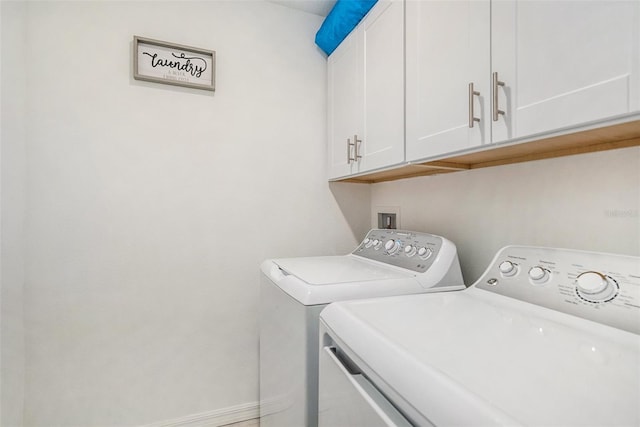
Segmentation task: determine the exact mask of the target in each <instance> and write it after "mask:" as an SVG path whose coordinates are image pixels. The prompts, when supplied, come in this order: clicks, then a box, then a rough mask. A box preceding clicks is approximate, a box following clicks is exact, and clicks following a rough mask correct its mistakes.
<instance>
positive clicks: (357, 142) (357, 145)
mask: <svg viewBox="0 0 640 427" xmlns="http://www.w3.org/2000/svg"><path fill="white" fill-rule="evenodd" d="M361 143H362V140H361V139H358V135H353V146H354V149H355V153H356V155H355V158H354V159H353V161H355V162H357V161H358V160H360V159H361V158H362V156H361V155H360V154H359V153H358V152H359V151H360V144H361Z"/></svg>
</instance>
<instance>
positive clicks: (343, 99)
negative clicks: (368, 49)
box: [327, 29, 363, 178]
mask: <svg viewBox="0 0 640 427" xmlns="http://www.w3.org/2000/svg"><path fill="white" fill-rule="evenodd" d="M359 35H360V34H359V32H358V31H357V29H356V30H353V31H352V32H351V34H349V36H347V38H346V39H345V40H344V41H343V42H342V43H341V44H340V45H339V46H338V47H337V48H336V50H335V51H333V53H332V54H331V56H329V58H328V60H327V64H328V67H327V71H328V121H329V123H328V125H329V126H328V127H329V129H328V137H329V152H328V156H329V178H339V177H343V176H347V175H350V174H351V173H352V169H354V168H355V166H354V163H353V162H352V161H350V160H349V158H352V157H353V156H354V154H355V153H354V149H353V147H350V146H349V145H348V142H347V139H349V141H353V138H354V135H356V134H358V133H360V135H362V132H361V129H362V105H363V99H362V98H363V97H362V88H361V87H362V86H361V81H362V77H361V76H362V60H361V56H362V52H361V48H360V47H359V43H358V41H359V40H358V38H359Z"/></svg>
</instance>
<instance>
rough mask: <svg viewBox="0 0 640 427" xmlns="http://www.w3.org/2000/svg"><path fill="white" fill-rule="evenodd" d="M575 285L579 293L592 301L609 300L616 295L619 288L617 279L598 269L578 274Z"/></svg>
mask: <svg viewBox="0 0 640 427" xmlns="http://www.w3.org/2000/svg"><path fill="white" fill-rule="evenodd" d="M575 285H576V291H577V292H578V295H579V296H580V297H582V298H583V299H585V300H587V301H591V302H604V301H609V300H611V299H612V298H614V297H615V296H616V291H617V289H618V286H617V284H616V282H615V280H613V279H612V278H611V277H609V276H605V275H604V274H602V273H598V272H597V271H585V272H584V273H582V274H580V275H578V277H576V281H575Z"/></svg>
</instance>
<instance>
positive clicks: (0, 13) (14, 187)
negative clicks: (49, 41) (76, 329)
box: [0, 1, 27, 427]
mask: <svg viewBox="0 0 640 427" xmlns="http://www.w3.org/2000/svg"><path fill="white" fill-rule="evenodd" d="M0 29H1V35H0V37H1V51H2V54H1V56H0V63H1V66H0V75H1V78H0V99H1V108H0V109H1V112H2V114H1V120H2V125H1V126H0V129H1V134H0V142H1V146H0V160H1V161H0V184H1V187H0V240H1V245H0V253H1V255H2V256H1V257H0V272H1V274H0V326H1V328H0V361H1V367H0V368H1V369H0V403H1V405H0V425H2V426H8V427H13V426H20V425H22V409H23V395H24V392H23V390H24V328H23V291H24V247H25V235H24V209H25V178H26V177H25V171H26V138H27V128H26V117H25V108H26V78H25V73H24V71H25V64H26V63H25V60H26V56H25V46H26V45H25V41H26V3H23V2H7V1H3V2H1V3H0Z"/></svg>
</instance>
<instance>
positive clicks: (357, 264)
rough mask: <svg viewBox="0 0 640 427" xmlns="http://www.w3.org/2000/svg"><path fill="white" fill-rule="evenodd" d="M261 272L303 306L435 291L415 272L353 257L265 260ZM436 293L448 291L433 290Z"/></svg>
mask: <svg viewBox="0 0 640 427" xmlns="http://www.w3.org/2000/svg"><path fill="white" fill-rule="evenodd" d="M261 270H262V273H263V275H264V276H265V277H266V278H268V279H269V280H270V281H271V282H272V283H273V284H274V285H276V286H278V287H279V288H280V289H282V290H283V291H284V292H286V293H287V294H289V295H290V296H291V297H293V298H295V299H296V300H297V301H298V302H300V303H302V304H304V305H319V304H328V303H330V302H334V301H344V300H351V299H358V298H373V297H380V296H387V295H406V294H415V293H419V292H430V291H432V289H425V287H423V285H421V284H420V281H419V280H417V279H416V278H415V274H414V273H413V272H407V271H405V270H403V269H400V268H397V267H393V266H385V265H384V264H382V263H378V262H376V261H369V260H365V259H363V258H360V257H357V256H354V255H342V256H329V257H309V258H289V259H276V260H266V261H264V262H263V263H262V265H261ZM451 288H452V289H456V288H455V287H451ZM436 290H449V288H446V289H443V288H433V291H436Z"/></svg>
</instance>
